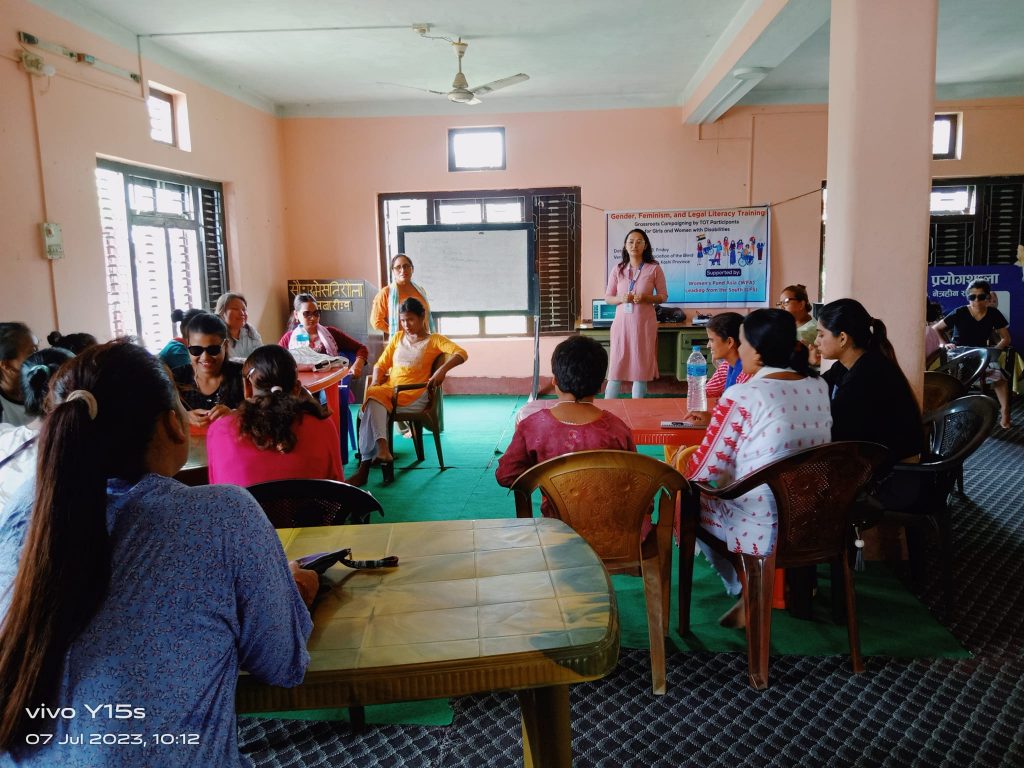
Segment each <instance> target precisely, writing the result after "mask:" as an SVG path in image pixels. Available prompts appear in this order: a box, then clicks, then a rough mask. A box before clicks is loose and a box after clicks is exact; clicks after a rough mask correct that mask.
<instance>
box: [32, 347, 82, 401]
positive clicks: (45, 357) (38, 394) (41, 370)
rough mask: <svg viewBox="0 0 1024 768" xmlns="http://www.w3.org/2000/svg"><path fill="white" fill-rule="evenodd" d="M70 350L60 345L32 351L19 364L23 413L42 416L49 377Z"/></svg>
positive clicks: (65, 358) (63, 361)
mask: <svg viewBox="0 0 1024 768" xmlns="http://www.w3.org/2000/svg"><path fill="white" fill-rule="evenodd" d="M73 357H74V355H73V354H71V352H70V351H69V350H68V349H66V348H64V347H60V346H55V347H50V348H49V349H41V350H39V351H38V352H33V353H32V354H31V355H29V356H28V357H27V358H25V362H24V363H22V364H21V394H22V397H24V398H25V413H26V414H28V415H29V416H42V415H43V403H44V402H45V401H46V395H47V394H48V393H49V391H50V378H51V377H52V376H53V374H55V373H56V372H57V371H58V369H59V368H60V367H61V366H62V365H64V363H66V362H67V361H68V360H70V359H71V358H73Z"/></svg>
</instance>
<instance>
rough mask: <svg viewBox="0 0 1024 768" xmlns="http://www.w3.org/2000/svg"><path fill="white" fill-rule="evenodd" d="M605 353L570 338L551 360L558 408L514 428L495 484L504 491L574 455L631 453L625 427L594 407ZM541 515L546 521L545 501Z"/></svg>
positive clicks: (588, 342) (581, 338)
mask: <svg viewBox="0 0 1024 768" xmlns="http://www.w3.org/2000/svg"><path fill="white" fill-rule="evenodd" d="M607 367H608V353H607V352H605V351H604V347H602V346H601V345H600V344H598V343H597V342H596V341H594V340H593V339H591V338H588V337H586V336H570V337H569V338H568V339H566V340H565V341H563V342H562V343H561V344H559V345H558V346H557V347H555V352H554V354H553V355H552V356H551V372H552V374H553V376H552V379H553V381H554V385H555V391H556V392H557V393H558V400H559V402H558V405H555V406H554V407H552V408H545V409H544V410H541V411H537V412H536V413H534V414H532V415H530V416H527V417H526V418H525V419H523V420H522V421H521V422H519V424H518V425H517V426H516V433H515V434H514V435H513V436H512V442H511V443H510V444H509V446H508V448H507V449H506V450H505V453H504V455H503V456H502V457H501V458H500V459H499V460H498V471H497V472H496V473H495V476H496V477H497V480H498V484H499V485H502V486H504V487H506V488H508V487H509V486H511V485H512V483H514V482H515V481H516V478H518V477H519V476H520V475H521V474H523V472H525V471H526V470H528V469H530V467H533V466H534V465H536V464H540V463H541V462H542V461H547V460H548V459H551V458H554V457H555V456H561V455H562V454H565V453H575V452H577V451H591V450H597V449H601V448H611V449H614V450H620V451H635V450H636V445H634V444H633V436H632V434H631V433H630V431H629V427H627V426H626V424H625V423H624V422H623V421H622V419H620V418H619V417H618V416H614V415H612V414H610V413H605V412H604V411H602V410H601V409H600V408H598V407H597V406H596V405H594V395H596V394H597V392H598V390H599V389H600V388H601V381H602V380H603V379H604V373H605V370H606V369H607ZM541 512H542V514H544V515H545V516H550V507H549V505H548V501H547V499H544V501H543V502H542V504H541Z"/></svg>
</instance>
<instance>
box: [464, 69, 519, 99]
mask: <svg viewBox="0 0 1024 768" xmlns="http://www.w3.org/2000/svg"><path fill="white" fill-rule="evenodd" d="M529 79H530V76H529V75H524V74H523V73H522V72H520V73H519V74H518V75H512V76H511V77H503V78H502V79H501V80H495V81H494V82H493V83H487V85H481V86H478V87H476V88H470V89H469V90H471V91H472V92H473V95H474V96H482V95H484V94H485V93H491V92H492V91H496V90H498V89H499V88H508V87H509V86H510V85H515V84H516V83H521V82H523V81H524V80H529Z"/></svg>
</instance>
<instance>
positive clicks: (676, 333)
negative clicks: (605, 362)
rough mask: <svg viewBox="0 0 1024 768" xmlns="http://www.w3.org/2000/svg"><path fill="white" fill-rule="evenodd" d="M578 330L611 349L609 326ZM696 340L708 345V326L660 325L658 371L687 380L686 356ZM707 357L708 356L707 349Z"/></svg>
mask: <svg viewBox="0 0 1024 768" xmlns="http://www.w3.org/2000/svg"><path fill="white" fill-rule="evenodd" d="M578 330H579V332H580V333H581V334H582V335H583V336H589V337H590V338H592V339H597V340H598V341H599V342H600V343H601V346H603V347H604V348H605V349H609V347H610V346H611V341H610V338H611V331H610V330H609V329H608V328H592V327H590V326H580V327H579V328H578ZM694 342H696V343H697V344H700V345H701V346H702V347H705V348H706V347H707V344H708V333H707V329H706V328H702V327H694V326H692V325H683V324H681V323H662V324H661V325H659V326H658V373H659V374H661V375H662V376H675V377H676V379H678V380H679V381H686V358H687V357H689V356H690V345H691V344H692V343H694ZM609 351H610V350H609ZM705 357H707V352H706V350H705Z"/></svg>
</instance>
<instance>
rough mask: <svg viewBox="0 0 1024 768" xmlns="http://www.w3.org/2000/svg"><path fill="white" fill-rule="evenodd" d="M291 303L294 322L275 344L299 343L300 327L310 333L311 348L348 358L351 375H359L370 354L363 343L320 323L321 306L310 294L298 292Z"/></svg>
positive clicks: (285, 346) (289, 345) (286, 345)
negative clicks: (293, 311)
mask: <svg viewBox="0 0 1024 768" xmlns="http://www.w3.org/2000/svg"><path fill="white" fill-rule="evenodd" d="M293 306H294V307H295V317H294V322H295V324H294V325H293V326H292V328H291V330H289V331H287V332H286V333H285V335H284V336H282V337H281V340H280V341H278V342H277V343H278V345H279V346H282V347H284V348H285V349H292V348H293V347H296V346H299V345H298V343H297V336H298V332H299V329H303V330H305V331H306V333H307V334H308V335H309V347H310V349H312V350H313V351H314V352H319V353H320V354H322V355H330V356H331V357H338V356H340V357H345V358H348V362H349V365H350V366H351V367H352V375H353V376H354V377H355V378H359V376H360V375H361V374H362V372H363V366H364V365H366V360H367V358H368V357H369V355H370V352H369V350H367V349H366V346H365V345H363V344H360V343H359V342H358V341H356V340H355V339H353V338H352V337H351V336H349V335H347V334H345V333H343V332H342V331H340V330H338V329H337V328H335V327H334V326H333V325H320V308H319V307H318V306H317V305H316V299H314V298H313V296H312V294H309V293H300V294H299V295H298V296H296V297H295V302H294V305H293Z"/></svg>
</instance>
